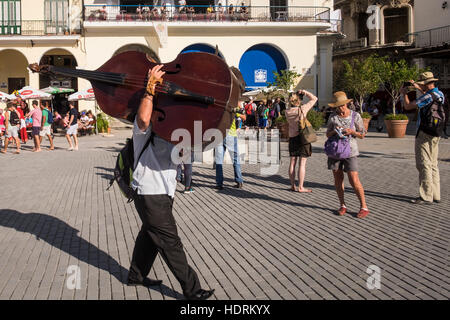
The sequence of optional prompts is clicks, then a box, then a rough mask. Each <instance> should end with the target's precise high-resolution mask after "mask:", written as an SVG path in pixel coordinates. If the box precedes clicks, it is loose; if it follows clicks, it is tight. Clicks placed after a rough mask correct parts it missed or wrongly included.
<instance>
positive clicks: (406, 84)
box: [403, 81, 413, 88]
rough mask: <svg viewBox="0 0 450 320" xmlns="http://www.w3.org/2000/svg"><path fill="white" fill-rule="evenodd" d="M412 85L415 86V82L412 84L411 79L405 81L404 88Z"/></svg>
mask: <svg viewBox="0 0 450 320" xmlns="http://www.w3.org/2000/svg"><path fill="white" fill-rule="evenodd" d="M412 86H413V84H412V83H411V82H409V81H405V82H403V87H404V88H406V87H412Z"/></svg>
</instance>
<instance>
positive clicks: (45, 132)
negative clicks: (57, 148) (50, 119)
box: [39, 126, 51, 137]
mask: <svg viewBox="0 0 450 320" xmlns="http://www.w3.org/2000/svg"><path fill="white" fill-rule="evenodd" d="M50 127H51V126H45V127H44V128H43V129H42V130H41V131H39V135H40V136H41V137H45V136H49V135H51V132H50Z"/></svg>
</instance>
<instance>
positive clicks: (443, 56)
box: [407, 0, 450, 94]
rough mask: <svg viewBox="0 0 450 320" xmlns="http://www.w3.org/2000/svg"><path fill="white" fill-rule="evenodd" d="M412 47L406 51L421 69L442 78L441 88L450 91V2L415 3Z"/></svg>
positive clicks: (440, 79)
mask: <svg viewBox="0 0 450 320" xmlns="http://www.w3.org/2000/svg"><path fill="white" fill-rule="evenodd" d="M414 25H415V32H414V33H412V36H413V48H411V49H408V50H407V52H408V53H409V54H410V55H411V57H412V59H413V61H414V62H415V63H416V64H417V65H418V66H419V67H421V68H429V69H430V70H431V71H432V72H433V74H434V75H435V77H437V78H438V79H439V82H438V86H439V88H440V89H441V90H442V91H444V92H445V93H447V94H450V2H449V1H444V0H432V1H424V0H422V1H418V0H416V2H415V10H414Z"/></svg>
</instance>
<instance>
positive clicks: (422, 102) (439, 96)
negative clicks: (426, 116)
mask: <svg viewBox="0 0 450 320" xmlns="http://www.w3.org/2000/svg"><path fill="white" fill-rule="evenodd" d="M433 99H434V100H437V101H439V102H440V103H444V100H445V99H444V94H443V93H442V92H441V91H440V90H439V89H438V88H433V89H431V90H429V91H428V92H426V93H425V94H423V95H422V96H420V97H419V98H417V99H416V104H417V107H418V108H419V111H420V109H422V108H423V107H426V106H429V105H430V104H431V103H433ZM419 126H420V112H419V114H418V116H417V130H419Z"/></svg>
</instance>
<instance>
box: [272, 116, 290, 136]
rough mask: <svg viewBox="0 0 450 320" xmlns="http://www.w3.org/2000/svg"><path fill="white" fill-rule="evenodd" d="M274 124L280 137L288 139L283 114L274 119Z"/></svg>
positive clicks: (287, 127) (287, 129) (286, 122)
mask: <svg viewBox="0 0 450 320" xmlns="http://www.w3.org/2000/svg"><path fill="white" fill-rule="evenodd" d="M275 125H276V126H277V128H278V130H280V138H281V139H288V138H289V124H288V121H287V119H286V117H285V116H284V115H281V116H279V117H278V118H276V119H275Z"/></svg>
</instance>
